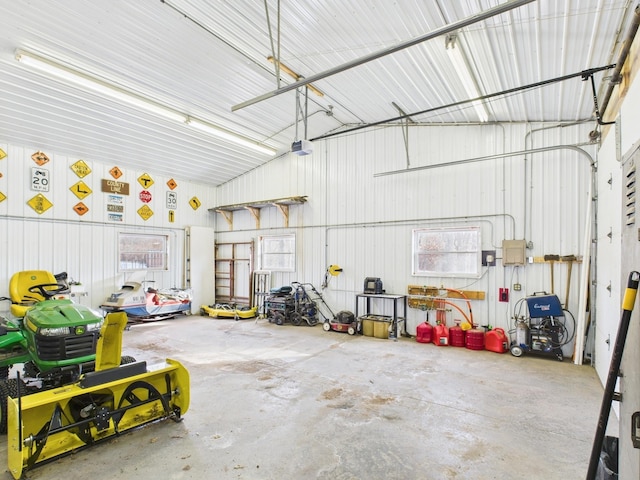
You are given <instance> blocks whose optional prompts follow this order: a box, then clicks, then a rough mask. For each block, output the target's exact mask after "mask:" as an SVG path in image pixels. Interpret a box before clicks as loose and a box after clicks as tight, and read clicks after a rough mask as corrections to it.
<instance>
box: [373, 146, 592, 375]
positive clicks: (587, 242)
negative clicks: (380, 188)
mask: <svg viewBox="0 0 640 480" xmlns="http://www.w3.org/2000/svg"><path fill="white" fill-rule="evenodd" d="M554 150H572V151H574V152H577V153H580V154H582V155H583V156H584V158H586V159H587V160H588V161H589V167H590V169H591V175H590V177H589V187H588V191H587V198H588V203H587V208H586V215H585V222H584V239H583V245H582V265H581V270H580V293H579V295H580V296H579V300H580V302H579V305H578V309H579V310H578V325H577V326H576V347H575V349H574V352H575V355H574V359H573V363H575V364H576V365H582V357H583V356H584V336H585V334H586V332H585V327H586V313H587V289H588V288H589V280H590V279H589V264H590V263H591V223H592V219H591V215H592V213H591V212H592V208H593V207H592V204H593V201H594V199H593V183H594V175H595V162H594V160H593V157H592V156H591V155H590V154H589V152H586V151H585V150H583V149H581V148H579V147H576V146H575V145H555V146H551V147H540V148H533V149H531V150H522V151H519V152H510V153H497V154H495V155H487V156H485V157H477V158H469V159H465V160H455V161H453V162H445V163H438V164H435V165H425V166H422V167H413V168H405V169H403V170H394V171H390V172H383V173H376V174H374V175H373V176H374V177H383V176H387V175H397V174H400V173H407V172H416V171H418V170H430V169H433V168H442V167H450V166H454V165H464V164H467V163H475V162H483V161H486V160H496V159H499V158H509V157H519V156H523V155H527V154H533V153H543V152H551V151H554ZM591 313H592V315H593V316H594V317H595V311H593V312H591Z"/></svg>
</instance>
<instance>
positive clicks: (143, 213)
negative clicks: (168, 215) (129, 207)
mask: <svg viewBox="0 0 640 480" xmlns="http://www.w3.org/2000/svg"><path fill="white" fill-rule="evenodd" d="M138 215H140V217H141V218H142V219H143V220H145V221H147V220H149V219H150V218H151V215H153V210H151V209H150V208H149V205H143V206H141V207H140V208H139V209H138Z"/></svg>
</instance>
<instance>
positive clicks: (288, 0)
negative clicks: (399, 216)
mask: <svg viewBox="0 0 640 480" xmlns="http://www.w3.org/2000/svg"><path fill="white" fill-rule="evenodd" d="M266 3H267V5H268V14H269V15H268V19H267V11H266V9H265V3H264V2H262V1H259V0H253V1H248V0H244V1H242V0H240V1H231V0H228V1H223V0H218V1H211V0H165V1H162V0H137V1H135V2H131V1H127V0H109V1H101V2H87V1H83V0H12V1H9V0H4V1H2V2H0V18H2V29H1V30H0V88H1V89H2V93H1V95H0V141H5V142H8V143H15V144H21V145H30V146H34V147H37V148H40V149H43V150H45V149H51V150H54V151H57V152H59V153H65V154H69V155H72V156H78V157H80V158H86V159H88V160H96V161H99V162H104V163H108V164H110V163H113V164H118V165H120V166H121V167H124V168H127V167H128V168H136V169H149V170H153V171H154V172H157V173H159V174H161V173H162V174H167V175H171V176H175V177H176V178H189V179H193V180H197V181H201V182H205V183H210V184H212V185H218V184H220V183H222V182H225V181H227V180H229V179H231V178H233V177H236V176H238V175H240V174H242V173H243V172H246V171H248V170H250V169H252V168H255V167H256V166H258V165H260V164H262V163H264V162H265V161H268V160H269V159H270V158H272V157H269V156H264V155H261V154H257V155H256V154H255V153H252V151H251V150H247V149H245V148H243V147H238V146H234V145H233V144H229V143H226V142H222V141H219V140H216V139H214V138H213V137H211V136H208V135H207V134H205V133H202V132H199V131H197V130H194V129H193V128H191V127H189V126H187V125H185V124H180V123H175V122H172V121H170V120H166V119H163V118H160V117H157V116H154V115H153V114H151V113H147V112H144V111H141V110H139V109H137V108H135V107H132V106H128V105H126V104H123V103H119V102H117V101H115V100H111V99H109V98H106V97H103V96H100V95H98V94H96V93H91V92H89V91H85V90H82V89H80V88H78V87H74V86H73V85H70V84H66V83H63V82H61V81H58V80H56V79H55V78H52V77H48V76H46V75H43V74H41V73H38V72H36V71H34V70H32V69H30V68H28V67H27V66H24V65H22V64H21V63H19V62H17V61H16V60H15V51H16V49H24V50H27V51H31V52H34V53H38V54H40V55H41V56H44V57H46V58H48V59H51V60H54V61H56V62H57V63H60V64H64V65H67V66H69V67H71V68H73V69H75V70H80V71H83V72H85V73H87V74H89V75H91V76H93V77H98V78H101V79H103V80H104V81H107V82H109V83H111V84H114V85H118V86H120V87H121V88H124V89H126V90H129V91H132V92H135V93H137V94H139V95H143V96H145V97H147V98H149V99H152V100H153V101H155V102H158V103H161V104H163V105H166V106H168V107H170V108H172V109H174V110H176V111H179V112H181V113H184V114H185V115H191V116H194V117H197V118H201V119H203V120H207V121H209V122H211V123H214V124H217V125H220V126H223V127H225V128H227V129H230V130H233V131H235V132H238V133H240V134H242V135H245V136H247V137H249V138H251V139H253V140H255V141H258V142H263V143H265V144H267V145H271V146H273V147H275V148H276V149H277V150H278V152H279V153H282V152H286V151H288V150H289V149H290V146H291V142H292V141H293V140H295V139H298V138H303V137H304V128H303V125H302V124H301V123H298V125H297V127H298V135H297V137H296V119H297V116H296V108H297V107H296V95H295V92H294V91H291V92H287V93H284V94H282V95H277V96H274V97H272V98H269V99H268V100H264V101H261V102H258V103H255V104H253V105H250V106H247V107H245V108H242V109H239V110H235V111H232V107H233V106H234V105H238V104H241V103H242V102H245V101H247V100H250V99H253V98H255V97H258V96H260V95H263V94H265V93H267V92H271V91H273V90H275V89H276V88H277V84H276V79H275V67H274V65H273V64H272V63H270V62H269V61H268V60H267V57H268V56H270V55H273V54H274V53H275V54H276V56H277V55H278V51H279V52H280V53H279V55H280V59H281V62H282V63H283V64H285V65H286V66H288V67H290V68H291V69H292V70H294V71H295V72H297V73H299V74H301V75H303V76H306V77H311V76H313V75H317V74H320V73H322V72H326V71H330V70H332V69H334V68H336V67H337V66H339V65H342V64H344V63H347V62H352V61H354V60H355V59H358V58H362V57H364V56H367V55H371V54H373V53H375V52H380V51H382V50H385V49H388V48H390V47H393V46H394V45H398V44H401V43H403V42H407V41H409V40H411V39H414V38H417V37H420V36H423V35H425V34H428V33H429V32H433V31H435V30H437V29H440V28H443V27H445V26H446V25H449V24H452V23H455V22H458V21H460V20H462V19H465V18H468V17H470V16H473V15H476V14H478V13H480V12H482V11H486V10H488V9H490V8H493V7H495V6H496V5H500V4H502V3H504V2H499V1H497V0H460V1H455V2H454V1H451V2H449V1H444V0H396V1H393V2H392V1H388V0H370V1H366V2H365V1H362V0H360V1H355V0H323V1H320V0H296V1H292V0H280V1H279V2H278V1H276V0H268V1H267V2H266ZM278 5H279V6H280V15H278ZM633 7H635V3H634V2H631V1H629V0H624V1H623V0H617V1H615V0H565V1H561V0H556V1H553V0H538V1H533V2H531V3H528V4H527V5H524V6H519V7H518V8H515V9H513V10H511V11H509V12H508V13H504V14H501V15H498V16H495V17H492V18H490V19H487V20H484V21H481V22H479V23H475V24H473V25H470V26H468V27H465V28H463V29H462V30H460V31H459V32H458V34H459V42H460V43H461V45H462V47H463V49H464V51H465V53H466V56H467V60H468V62H469V63H470V65H471V68H472V70H473V73H474V75H475V77H476V80H477V83H478V85H479V87H480V92H481V94H483V95H485V94H492V93H495V92H500V91H503V90H507V89H512V88H516V87H520V86H523V85H527V84H531V83H535V82H540V81H543V80H547V79H552V78H555V77H559V76H563V75H567V74H572V73H576V72H579V71H581V70H584V69H588V68H592V67H600V66H604V65H607V64H611V63H614V62H615V61H616V56H617V53H618V51H619V48H620V41H621V37H622V35H623V34H624V30H625V28H626V22H627V20H626V19H627V17H628V14H629V11H630V10H632V9H633ZM278 23H279V24H280V32H279V35H278V32H277V26H278ZM269 27H271V32H272V34H273V36H272V37H270V35H269ZM278 39H279V41H280V45H279V50H278V45H277V41H278ZM272 42H273V43H272ZM272 45H273V46H274V49H275V52H274V50H272ZM607 74H608V72H602V73H598V74H596V76H595V79H596V85H598V86H599V87H600V88H602V85H603V83H604V82H605V80H603V79H604V78H605V76H606V75H607ZM282 82H283V83H282V85H285V84H289V83H292V82H293V80H292V79H291V78H290V77H288V76H287V75H285V74H282ZM314 86H315V87H317V88H318V89H320V90H321V91H322V92H324V96H323V97H319V96H316V95H315V94H313V93H310V94H309V106H308V125H307V126H308V131H307V138H314V137H317V136H322V135H324V134H327V133H329V132H335V131H339V130H341V129H344V128H346V127H347V126H352V125H361V124H366V123H371V122H378V121H381V120H385V119H389V118H393V117H397V116H398V115H399V111H398V110H397V108H396V106H394V104H395V105H397V106H398V107H400V108H401V109H402V110H403V111H404V112H407V113H412V112H421V111H424V110H427V109H433V108H436V107H439V106H442V105H447V104H451V103H454V102H457V101H460V100H466V99H468V98H469V96H468V94H467V93H465V90H464V88H463V86H462V83H461V81H460V79H459V76H458V75H457V73H456V71H455V68H454V66H453V64H452V63H451V61H450V60H449V58H448V56H447V54H446V50H445V41H444V37H442V36H440V37H437V38H434V39H431V40H428V41H425V42H422V43H420V44H418V45H416V46H412V47H410V48H407V49H404V50H401V51H399V52H397V53H394V54H392V55H387V56H384V57H382V58H379V59H376V60H373V61H371V62H368V63H366V64H364V65H361V66H358V67H355V68H352V69H349V70H346V71H343V72H340V73H336V74H335V75H331V76H328V77H326V78H323V79H321V80H319V81H317V82H315V83H314ZM487 106H488V110H489V113H490V121H498V122H516V121H517V122H538V121H554V122H561V121H576V120H582V119H587V118H590V117H592V112H593V101H592V95H591V87H590V84H589V82H583V81H582V80H581V79H580V77H578V78H575V79H572V80H569V81H566V82H562V83H555V84H552V85H549V86H545V87H543V88H537V89H535V90H531V91H527V92H522V93H518V94H513V95H510V96H507V97H495V98H493V99H491V100H490V101H488V102H487ZM412 120H414V121H416V122H425V123H443V122H444V123H465V122H477V121H478V117H477V116H476V113H475V111H474V110H473V108H470V106H469V105H465V106H461V107H455V108H448V109H444V110H436V111H433V112H430V113H426V114H421V115H416V116H412Z"/></svg>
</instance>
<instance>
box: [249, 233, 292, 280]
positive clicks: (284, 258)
mask: <svg viewBox="0 0 640 480" xmlns="http://www.w3.org/2000/svg"><path fill="white" fill-rule="evenodd" d="M258 256H259V260H260V261H259V263H260V267H259V269H260V270H271V271H273V272H295V270H296V236H295V235H294V234H289V235H269V236H263V237H260V241H259V244H258Z"/></svg>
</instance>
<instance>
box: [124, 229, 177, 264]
mask: <svg viewBox="0 0 640 480" xmlns="http://www.w3.org/2000/svg"><path fill="white" fill-rule="evenodd" d="M118 247H119V252H118V253H119V259H120V265H119V270H120V271H121V272H128V271H131V270H168V267H167V265H168V261H169V260H168V259H169V237H168V236H167V235H148V234H138V233H121V234H119V237H118Z"/></svg>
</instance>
